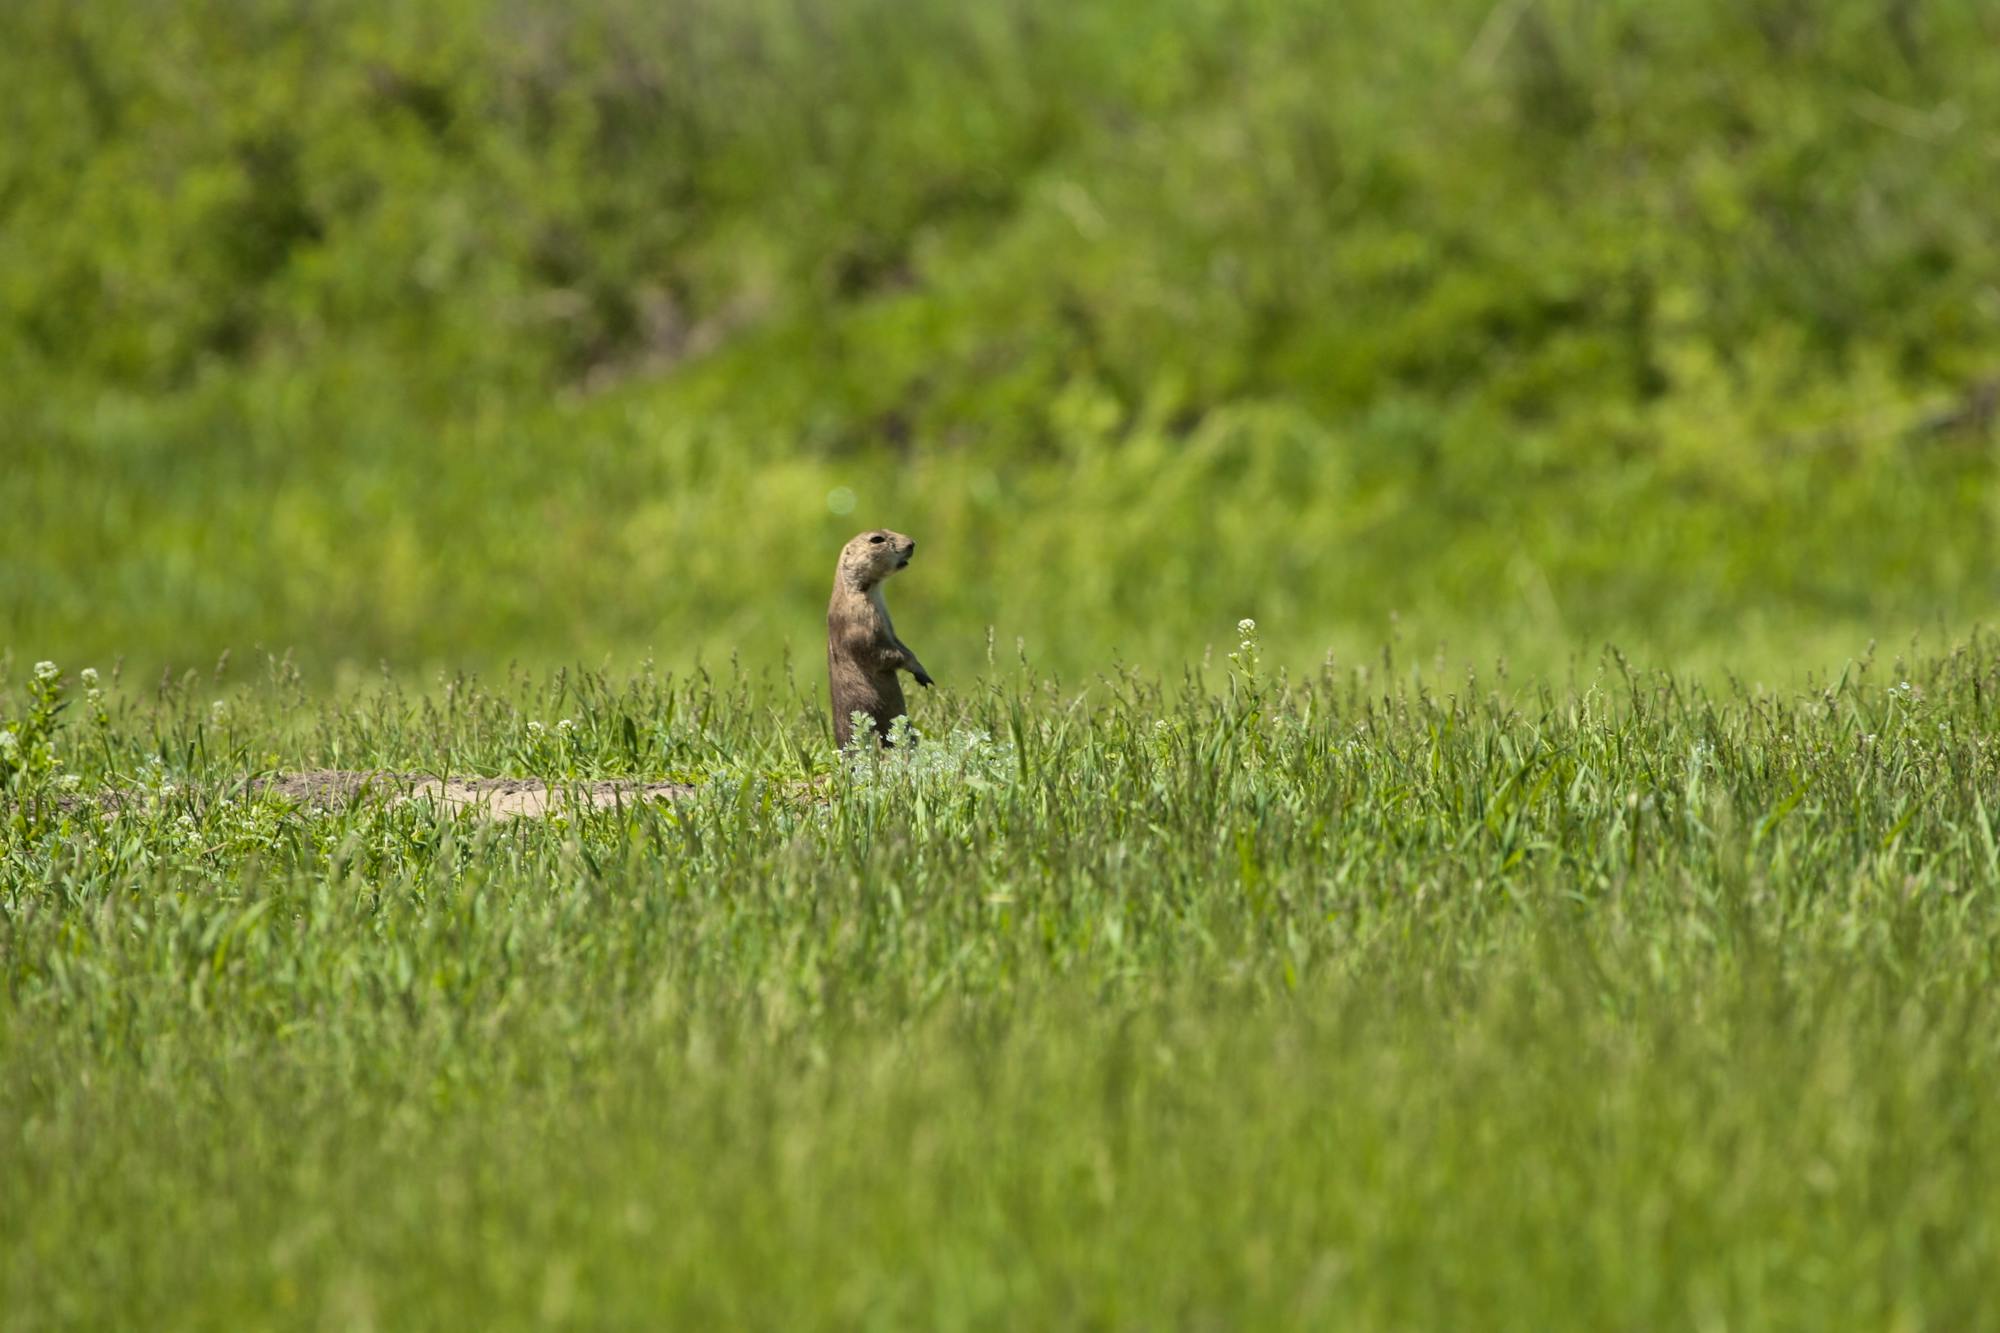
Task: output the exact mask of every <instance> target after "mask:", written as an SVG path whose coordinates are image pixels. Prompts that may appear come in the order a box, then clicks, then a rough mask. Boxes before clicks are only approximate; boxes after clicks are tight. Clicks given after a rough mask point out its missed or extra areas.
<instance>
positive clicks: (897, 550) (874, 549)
mask: <svg viewBox="0 0 2000 1333" xmlns="http://www.w3.org/2000/svg"><path fill="white" fill-rule="evenodd" d="M916 549H917V543H916V542H915V541H914V540H913V539H911V538H909V537H905V536H904V535H903V534H902V533H900V532H891V531H889V529H887V528H876V529H874V530H872V531H869V532H864V533H861V534H859V535H858V536H856V537H855V538H854V539H853V540H852V541H850V542H848V543H847V545H845V546H843V547H841V548H840V578H841V581H842V582H845V583H850V584H852V585H854V586H855V587H857V588H860V589H861V590H862V591H864V592H866V591H867V590H868V589H870V588H872V587H874V586H875V585H876V584H878V583H880V582H882V580H884V579H886V578H888V577H889V576H890V575H892V574H894V573H895V572H896V571H897V570H899V569H901V568H903V567H904V566H905V565H907V564H909V563H910V555H911V553H912V552H914V551H915V550H916Z"/></svg>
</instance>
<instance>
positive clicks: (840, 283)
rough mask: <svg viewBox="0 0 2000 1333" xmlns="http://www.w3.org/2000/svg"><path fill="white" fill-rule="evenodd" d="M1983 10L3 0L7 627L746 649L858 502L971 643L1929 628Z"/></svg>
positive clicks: (236, 638)
mask: <svg viewBox="0 0 2000 1333" xmlns="http://www.w3.org/2000/svg"><path fill="white" fill-rule="evenodd" d="M1996 24H2000V19H1997V18H1996V11H1995V10H1994V8H1993V7H1992V6H1991V5H1990V4H1986V3H1983V0H1929V2H1927V3H1925V4H1922V5H1912V4H1904V3H1885V2H1884V0H1837V2H1835V3H1828V4H1814V5H1799V4H1793V3H1789V2H1787V0H1755V3H1748V4H1745V3H1740V2H1739V0H1690V2H1688V3H1677V4H1675V5H1673V6H1671V7H1662V6H1658V5H1647V4H1637V3H1626V2H1624V0H1620V2H1618V3H1590V4H1585V3H1576V2H1573V0H1533V2H1532V3H1526V4H1516V3H1512V2H1511V0H1509V2H1508V3H1503V4H1499V5H1496V4H1494V3H1492V0H1444V2H1443V3H1438V4H1433V5H1427V6H1426V7H1425V9H1424V12H1423V14H1422V15H1421V16H1418V17H1413V16H1412V15H1411V14H1410V13H1409V11H1408V6H1407V5H1403V4H1398V3H1393V2H1392V0H1343V2H1342V3H1338V4H1333V3H1328V4H1306V5H1295V4H1273V3H1268V2H1266V0H1172V2H1171V3H1166V4H1160V3H1153V2H1152V0H1086V2H1085V3H1075V2H1073V0H996V2H995V3H990V4H982V5H978V6H968V5H965V4H961V3H959V2H958V0H914V2H912V0H844V3H841V4H837V5H831V6H829V5H825V4H820V3H814V2H812V0H768V2H767V3H757V4H739V3H736V2H735V0H726V2H725V0H674V2H673V3H670V4H666V5H654V4H639V3H634V2H633V0H587V2H586V3H582V4H577V5H566V6H524V5H520V4H516V3H512V2H511V0H444V2H443V3H434V4H428V5H426V6H425V7H424V10H423V13H422V14H421V15H413V14H410V13H408V12H407V11H406V10H405V9H404V8H403V7H398V6H391V5H384V4H381V3H378V2H376V0H368V2H365V3H353V4H344V5H336V6H321V7H313V8H307V9H299V8H298V7H296V6H289V5H280V4H274V3H267V2H265V0H208V3H200V4H188V5H177V6H169V7H164V8H155V9H151V10H148V11H146V12H145V13H142V14H134V13H132V12H131V7H130V6H129V5H123V4H114V3H84V4H78V3H74V2H73V0H16V2H15V3H11V4H9V5H7V6H5V7H4V10H3V11H0V83H4V84H5V85H6V86H7V87H9V88H11V89H14V90H15V92H14V94H13V95H12V96H10V97H9V99H8V106H7V108H6V111H5V114H6V116H7V117H8V121H7V122H6V123H5V126H4V128H5V129H6V130H7V131H8V132H5V133H0V234H4V235H5V237H6V238H7V239H6V241H5V242H0V364H4V365H5V366H6V368H7V371H6V373H5V374H4V375H0V451H4V454H5V457H6V468H5V473H4V477H0V507H3V508H4V512H0V634H4V636H5V637H4V639H0V643H5V644H11V645H12V646H13V647H14V649H15V653H16V657H17V659H18V660H20V661H24V662H31V661H34V660H37V659H39V658H43V657H49V656H54V657H58V658H60V659H62V660H65V661H77V660H84V659H90V660H97V661H100V662H108V661H110V660H111V659H112V657H113V656H114V655H120V654H122V655H124V656H125V657H126V658H127V659H128V660H129V661H130V662H131V663H132V665H133V667H134V669H135V670H143V671H144V672H146V673H148V674H154V673H157V672H158V671H159V670H160V669H161V668H162V667H163V666H166V667H171V668H173V669H174V670H176V671H178V670H181V669H184V668H187V667H189V666H194V667H198V668H201V669H206V668H207V667H208V665H209V664H210V663H211V662H213V661H214V660H215V658H216V657H217V656H218V655H219V654H220V653H221V652H222V651H223V650H224V649H231V650H233V651H234V652H236V653H237V654H239V655H247V654H249V653H251V652H253V651H255V650H256V649H258V648H259V647H261V648H262V649H265V650H268V651H273V652H280V653H281V652H283V651H284V650H286V649H287V648H292V649H296V650H297V652H298V656H299V660H300V661H301V662H302V663H305V664H308V666H309V668H310V670H311V671H312V672H313V674H314V676H315V679H317V680H318V681H320V682H321V683H326V682H329V681H332V680H334V679H338V678H340V674H341V671H342V669H343V666H344V667H345V668H347V669H348V670H350V671H351V670H355V669H358V670H360V671H368V672H372V671H373V670H374V669H375V668H376V666H377V664H378V663H379V662H381V661H384V660H387V661H389V662H390V663H391V664H393V665H394V666H396V667H397V668H399V669H401V670H404V671H413V672H417V673H419V674H423V675H428V674H429V672H430V671H431V669H433V668H434V667H439V666H442V667H444V668H446V669H450V670H460V669H477V670H488V671H490V670H491V669H493V668H494V667H495V666H497V665H499V664H503V663H505V662H507V661H508V660H510V659H515V658H518V659H519V660H521V661H523V662H524V663H529V664H533V665H535V666H538V667H554V666H557V665H561V664H564V663H575V662H579V661H583V662H591V663H598V662H601V661H602V660H604V658H605V656H606V655H609V656H610V657H612V658H613V659H615V660H616V661H617V663H618V664H620V665H621V666H624V667H628V668H629V667H633V666H636V665H637V663H638V662H639V661H640V659H641V658H642V657H643V655H644V654H646V653H647V652H648V651H651V652H652V653H653V654H654V655H655V657H656V658H657V660H658V661H659V662H661V663H662V664H663V665H671V666H674V667H676V668H685V667H687V666H689V665H690V664H691V663H692V662H693V661H694V659H695V656H696V654H697V653H698V652H699V653H701V654H703V655H704V656H705V658H706V660H708V661H710V662H711V663H714V662H717V661H721V660H724V659H726V658H727V656H728V655H729V654H730V653H732V652H738V653H741V654H742V655H743V657H744V659H745V660H746V661H752V662H762V661H776V660H777V659H778V658H779V657H780V655H781V654H782V652H783V651H784V649H785V647H786V646H787V645H788V644H789V645H790V646H791V647H792V648H793V649H794V651H796V652H797V653H798V654H800V655H801V656H811V655H813V654H815V653H816V652H817V648H818V625H817V611H818V605H819V603H820V602H821V600H822V599H823V598H824V595H825V585H826V583H827V581H828V578H829V570H828V566H829V564H830V562H831V558H832V553H833V552H835V551H837V550H838V549H839V546H840V544H841V543H842V542H843V541H845V540H846V539H847V537H849V536H851V535H852V534H853V532H854V531H856V530H858V529H860V528H864V527H868V526H874V525H878V524H883V525H888V526H893V527H895V528H897V529H899V530H903V531H907V532H910V533H912V534H914V535H916V536H917V537H918V538H919V539H920V540H921V541H922V542H923V544H924V545H923V551H924V555H923V560H922V564H921V565H920V567H919V569H918V572H917V573H915V574H913V575H912V577H911V578H910V579H908V580H907V581H906V586H905V587H904V588H903V589H902V596H903V597H905V598H907V599H909V607H910V609H911V610H912V611H915V612H920V613H921V614H919V615H916V616H915V617H914V618H913V620H912V624H913V625H921V626H923V627H924V628H925V631H926V632H925V633H924V635H923V638H922V642H921V643H920V644H919V646H920V648H921V649H922V650H923V651H924V652H925V653H926V654H927V656H926V661H927V662H929V661H932V660H933V658H932V657H931V656H928V655H929V654H935V655H936V665H937V666H938V668H939V669H940V670H941V671H949V672H950V673H951V674H952V675H954V676H955V677H959V678H963V677H965V676H966V675H968V674H969V673H970V672H971V671H972V670H973V669H975V668H976V667H977V665H978V663H979V660H980V651H981V648H980V645H981V644H982V642H983V640H984V636H985V633H986V631H987V628H988V627H989V626H991V627H992V628H993V629H994V631H995V633H996V635H997V637H998V639H999V642H1000V645H1001V649H1002V651H1003V652H1004V651H1006V650H1007V649H1008V648H1009V647H1010V646H1011V645H1012V644H1013V642H1014V640H1015V639H1016V638H1017V637H1018V638H1022V639H1025V640H1026V641H1027V643H1028V647H1029V650H1030V652H1031V654H1032V655H1033V656H1034V657H1035V660H1037V661H1039V662H1043V663H1046V664H1047V665H1049V666H1050V667H1052V668H1056V669H1061V670H1063V671H1065V672H1068V673H1071V674H1076V675H1083V676H1088V675H1089V674H1092V673H1094V672H1096V671H1099V670H1103V669H1106V668H1108V667H1109V666H1110V665H1111V664H1112V663H1113V662H1114V661H1119V660H1122V661H1125V662H1129V663H1136V664H1139V665H1144V666H1148V667H1151V668H1153V669H1155V670H1158V671H1162V672H1172V671H1174V670H1176V669H1178V666H1179V664H1180V663H1182V662H1184V661H1186V660H1188V659H1190V658H1191V657H1195V656H1198V655H1199V654H1200V653H1201V651H1202V649H1203V646H1204V644H1205V643H1207V642H1209V641H1211V640H1212V638H1213V636H1214V630H1213V627H1214V626H1216V625H1227V624H1231V623H1234V621H1235V620H1236V619H1237V618H1238V617H1239V616H1245V615H1249V616H1255V617H1257V618H1259V619H1260V620H1262V621H1264V622H1265V623H1267V624H1268V625H1269V626H1271V630H1270V636H1271V637H1270V643H1269V644H1268V649H1269V651H1270V652H1271V653H1272V655H1273V658H1274V660H1282V661H1285V662H1287V663H1289V664H1291V665H1292V666H1293V667H1294V668H1303V667H1308V666H1311V665H1313V664H1316V663H1317V662H1318V661H1319V660H1320V658H1321V657H1322V655H1323V654H1324V653H1325V652H1326V651H1327V650H1328V649H1329V648H1332V649H1334V650H1335V651H1336V652H1337V653H1338V654H1339V655H1340V656H1342V657H1345V658H1352V657H1354V656H1355V655H1357V654H1359V653H1364V652H1368V651H1372V649H1373V648H1374V647H1375V646H1376V645H1378V644H1380V643H1381V642H1382V641H1383V640H1384V639H1385V638H1388V637H1391V636H1392V635H1395V634H1401V635H1403V636H1405V642H1406V643H1407V644H1409V645H1410V646H1411V647H1413V648H1414V649H1415V650H1416V651H1421V652H1424V653H1429V652H1430V651H1431V649H1432V647H1433V646H1434V645H1435V644H1436V643H1437V642H1438V641H1439V640H1444V641H1447V642H1448V643H1449V644H1450V645H1451V647H1452V649H1453V650H1454V651H1455V652H1456V653H1458V654H1459V655H1461V656H1465V657H1472V658H1475V659H1477V660H1481V661H1490V660H1492V659H1493V658H1494V657H1495V656H1498V655H1502V654H1504V655H1506V656H1507V657H1508V658H1509V659H1510V660H1511V661H1512V662H1513V663H1514V664H1515V665H1516V666H1517V667H1521V668H1523V669H1527V668H1531V667H1532V668H1534V669H1536V670H1538V671H1541V672H1544V673H1547V672H1551V671H1553V672H1560V670H1561V669H1562V667H1563V666H1564V664H1565V662H1566V661H1567V659H1568V657H1569V656H1570V654H1572V653H1573V652H1575V651H1578V650H1582V651H1584V652H1586V653H1594V652H1595V651H1596V650H1597V649H1598V647H1599V646H1601V644H1602V643H1603V642H1604V641H1606V640H1607V639H1610V640H1614V641H1616V642H1618V643H1621V644H1624V645H1626V646H1627V648H1628V650H1629V651H1631V652H1632V653H1633V654H1634V655H1635V657H1638V658H1640V659H1641V660H1645V661H1647V662H1648V664H1649V665H1660V666H1670V667H1673V668H1674V669H1677V670H1690V669H1693V668H1695V667H1697V666H1700V667H1702V668H1704V669H1706V668H1711V667H1727V668H1730V669H1734V670H1738V671H1747V672H1762V671H1770V670H1780V671H1789V670H1795V669H1797V668H1798V667H1799V666H1800V665H1801V663H1802V662H1804V663H1810V664H1812V665H1814V666H1816V667H1818V668H1821V669H1828V668H1832V667H1835V666H1837V665H1838V663H1839V662H1840V661H1842V660H1844V659H1845V658H1846V657H1847V656H1849V655H1852V654H1854V653H1858V652H1860V651H1861V650H1862V648H1863V646H1864V645H1865V644H1866V643H1867V642H1868V640H1869V639H1871V638H1880V639H1882V640H1883V641H1884V642H1898V643H1900V642H1902V641H1904V640H1905V639H1906V638H1907V636H1908V635H1909V634H1911V633H1913V632H1916V631H1919V630H1922V631H1925V632H1929V633H1938V632H1942V633H1944V634H1945V635H1947V636H1949V635H1954V634H1962V633H1964V632H1966V631H1968V630H1969V629H1970V628H1971V627H1972V626H1973V625H1975V624H1977V623H1979V622H1980V621H1981V620H1982V619H1983V618H1985V617H1987V616H1989V615H1990V613H1991V610H1992V607H1993V605H1994V597H1995V594H1996V592H2000V587H1996V585H1995V583H1994V579H1993V574H1992V571H1993V568H1994V565H1995V562H1994V559H1993V553H1994V549H1995V542H1996V531H1995V520H1996V511H1995V509H1994V505H1993V499H1992V495H1993V483H1994V466H1995V458H1996V454H1995V451H1994V449H1993V435H1992V418H1991V415H1990V413H1989V414H1988V415H1987V416H1986V417H1983V418H1982V417H1981V416H1980V414H1979V413H1978V412H1977V411H1976V410H1968V409H1969V408H1972V407H1975V406H1976V403H1977V401H1978V393H1979V389H1980V386H1981V385H1983V384H1985V383H1986V382H1987V381H1989V380H1990V379H1991V378H1992V377H1993V376H1994V375H1995V373H1996V370H2000V302H1996V299H1995V296H1994V293H1995V292H1996V291H2000V251H1996V249H1995V247H1994V246H1992V245H1991V244H1990V243H1989V239H1988V237H1989V232H1990V212H1991V210H1990V208H1989V207H1988V206H1987V203H1986V196H1987V194H1988V193H1990V182H1991V176H1992V160H1991V152H1990V145H1991V143H1992V141H1993V139H1994V136H1995V134H1996V133H2000V121H1996V116H2000V63H1996V62H1994V61H1993V60H1991V59H1988V58H1987V53H1988V52H1990V51H1991V50H1992V49H1993V48H1994V46H1995V45H1996V43H2000V27H1996ZM843 488H844V489H845V490H848V491H851V492H853V494H854V497H855V500H854V508H853V511H852V513H850V514H846V515H835V514H833V513H830V512H829V504H828V499H829V496H830V495H831V494H833V493H834V492H836V491H839V490H842V489H843ZM1392 617H1394V618H1395V619H1394V620H1393V622H1392V619H1391V618H1392Z"/></svg>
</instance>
